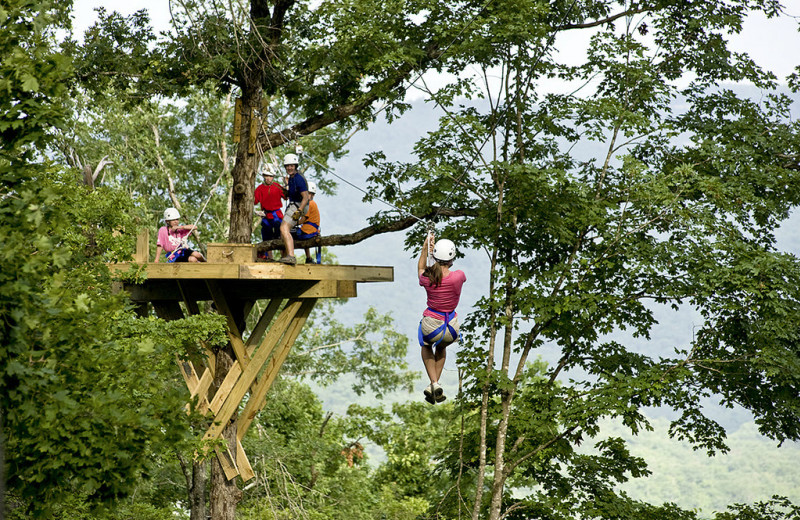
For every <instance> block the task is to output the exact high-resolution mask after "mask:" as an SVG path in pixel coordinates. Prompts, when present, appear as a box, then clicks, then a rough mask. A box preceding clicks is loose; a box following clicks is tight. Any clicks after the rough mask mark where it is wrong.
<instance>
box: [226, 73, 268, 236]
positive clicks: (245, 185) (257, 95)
mask: <svg viewBox="0 0 800 520" xmlns="http://www.w3.org/2000/svg"><path fill="white" fill-rule="evenodd" d="M261 93H262V91H261V87H260V86H259V87H250V88H247V87H245V88H243V89H242V119H241V126H240V127H239V135H240V140H239V146H238V147H237V148H236V163H235V164H234V165H233V170H232V171H231V176H232V178H233V188H232V190H233V192H232V194H231V227H230V233H229V235H228V240H229V241H230V242H232V243H235V244H249V243H250V241H251V237H252V234H253V201H254V200H255V195H254V194H255V180H256V179H255V178H256V168H257V167H258V161H259V159H260V155H261V153H260V150H259V149H258V147H255V148H253V149H252V151H253V152H254V153H250V152H251V144H250V143H251V121H254V123H253V124H254V125H255V126H254V127H253V129H254V130H255V133H254V134H253V135H252V139H253V142H255V139H256V138H257V136H258V134H259V133H260V132H263V129H262V128H261V126H262V123H261V119H260V118H259V117H258V113H259V112H260V110H261Z"/></svg>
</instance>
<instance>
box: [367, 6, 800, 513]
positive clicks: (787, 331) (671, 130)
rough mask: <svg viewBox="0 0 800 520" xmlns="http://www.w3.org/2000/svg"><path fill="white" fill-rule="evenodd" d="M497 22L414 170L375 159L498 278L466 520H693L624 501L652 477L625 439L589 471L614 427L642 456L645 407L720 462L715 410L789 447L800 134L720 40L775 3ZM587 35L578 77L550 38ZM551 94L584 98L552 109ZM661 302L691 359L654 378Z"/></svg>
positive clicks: (588, 11)
mask: <svg viewBox="0 0 800 520" xmlns="http://www.w3.org/2000/svg"><path fill="white" fill-rule="evenodd" d="M487 9H488V10H489V11H490V12H491V15H492V17H493V18H492V19H491V22H487V23H485V24H482V23H480V22H482V20H479V21H476V28H475V31H474V32H475V33H476V34H478V35H480V37H478V38H473V39H471V40H470V41H469V42H464V43H463V44H462V46H461V47H460V49H461V50H462V51H463V52H464V53H465V58H464V59H465V60H466V61H468V62H469V63H474V64H475V65H476V66H477V70H479V73H478V74H477V75H476V77H474V78H462V79H460V80H458V82H454V83H453V84H451V85H450V86H448V87H446V88H443V89H441V90H440V91H438V92H429V94H430V95H431V97H432V99H433V100H434V101H435V102H436V103H437V104H438V105H439V106H440V107H441V108H442V109H443V110H444V111H445V113H446V116H445V117H443V118H442V120H441V122H440V126H439V128H438V129H437V130H436V131H434V132H431V133H430V134H429V135H428V136H426V137H424V138H422V139H420V140H419V142H418V143H417V146H416V148H415V153H416V155H417V157H418V159H419V162H418V163H417V164H414V165H408V164H400V163H394V164H389V163H387V162H386V161H385V160H384V159H383V158H382V156H381V155H380V154H375V155H374V156H373V157H372V158H371V159H370V160H369V161H368V165H370V166H373V167H374V168H375V171H374V173H373V174H372V176H371V177H370V188H369V190H368V191H370V192H371V193H373V194H374V196H376V197H377V196H379V197H382V198H386V199H387V200H389V201H390V202H392V203H393V204H395V205H397V206H400V207H406V208H411V210H412V212H413V213H415V214H420V215H421V214H429V213H434V214H435V215H437V216H439V215H440V210H439V208H440V207H441V206H443V205H444V206H445V209H447V210H448V212H449V214H456V215H461V216H462V217H461V218H456V219H452V220H448V221H447V222H444V223H443V224H442V225H441V229H439V230H438V232H439V234H440V235H441V236H446V237H447V238H450V239H453V240H454V241H456V243H458V244H459V247H461V248H471V249H480V250H483V251H485V252H486V254H487V255H488V257H489V259H490V273H489V279H490V286H489V291H488V292H487V293H486V295H485V297H484V298H483V299H482V300H481V301H480V302H479V304H478V307H477V309H476V311H475V312H473V313H472V314H471V315H470V316H469V318H468V320H467V324H466V326H465V327H464V329H465V331H466V335H465V338H464V339H465V341H464V345H463V346H464V349H463V351H462V353H461V356H460V359H459V364H460V365H461V367H462V368H463V369H464V370H465V372H466V377H467V384H466V385H465V392H464V395H463V402H462V403H460V404H461V406H462V407H463V411H462V413H464V414H465V420H466V422H467V425H468V428H467V429H466V431H465V433H464V436H465V437H464V439H465V441H466V444H467V445H468V446H470V447H471V449H474V450H475V452H474V455H473V456H472V457H467V458H466V462H465V461H464V460H449V461H447V466H446V467H448V468H450V471H452V472H455V471H460V469H459V468H464V469H468V470H469V471H470V472H472V473H473V475H474V478H475V481H474V482H475V484H474V488H473V489H474V490H473V492H472V496H473V497H474V499H473V500H474V502H473V503H474V504H475V507H474V508H473V509H472V511H471V514H472V517H473V518H478V517H484V516H487V517H488V518H492V519H494V518H499V517H501V516H503V515H510V514H512V513H513V514H514V515H519V516H520V517H527V518H530V517H542V518H550V517H566V516H568V515H576V516H579V517H581V518H607V517H609V516H613V517H617V518H641V517H643V516H647V515H655V514H656V513H657V514H659V515H662V516H661V517H662V518H663V517H676V518H677V517H689V516H691V515H690V513H687V512H684V511H681V510H680V509H679V508H672V507H670V508H667V509H668V510H666V509H665V510H662V511H657V510H655V509H652V507H651V506H648V505H647V504H643V503H639V502H636V501H633V500H631V499H630V498H628V497H627V496H626V495H624V494H623V493H619V492H616V491H615V490H614V486H615V484H616V483H619V482H624V481H625V480H627V479H629V478H637V477H642V476H645V475H646V474H647V469H646V464H645V463H644V461H643V460H641V459H639V458H638V457H634V456H631V454H630V453H629V451H628V449H627V447H626V445H625V443H624V442H622V441H621V440H619V439H617V440H613V439H612V440H609V441H603V442H599V443H596V445H595V450H594V454H592V455H586V454H582V453H578V452H577V451H576V447H577V446H578V445H581V444H582V443H584V442H586V441H587V440H589V439H592V438H594V437H595V436H596V435H597V434H598V431H599V428H598V424H599V423H598V421H599V420H600V419H601V418H604V417H610V418H619V419H620V420H621V422H622V423H623V424H624V425H625V427H626V428H628V429H629V430H630V432H632V433H633V434H635V433H636V432H638V431H641V430H643V429H649V428H650V425H649V423H648V421H647V418H646V417H645V416H644V415H643V407H645V406H664V407H668V408H671V409H673V410H675V411H677V413H678V416H677V419H675V420H674V421H673V422H672V424H671V429H670V435H672V436H674V437H676V438H679V439H684V440H686V441H688V442H690V443H691V444H692V445H693V446H694V447H695V448H697V449H702V450H705V451H706V452H708V453H709V454H714V453H716V452H719V451H722V452H724V451H726V450H727V446H726V444H725V431H724V429H723V428H722V427H721V426H720V425H719V424H718V423H716V422H715V421H714V420H713V419H711V418H710V417H708V416H707V415H706V414H705V413H704V410H703V405H702V400H703V399H704V398H705V397H706V396H708V395H710V394H712V393H713V394H715V395H717V396H718V399H719V401H720V402H721V403H722V404H733V403H737V404H739V405H741V406H744V407H745V408H747V409H748V410H750V411H752V412H753V413H754V414H755V416H756V421H757V423H758V425H759V429H760V431H761V432H762V433H763V434H765V435H767V436H769V437H771V438H774V439H777V440H779V441H782V440H787V439H790V440H796V439H798V430H797V425H798V404H799V403H798V401H797V392H796V391H795V390H796V388H797V385H798V377H800V371H798V362H800V357H799V356H800V352H799V351H798V348H797V344H798V336H797V330H796V327H794V326H793V323H795V322H796V321H797V318H798V311H800V293H798V290H797V287H798V281H800V263H798V262H797V258H796V257H795V256H794V255H791V254H787V253H785V252H782V251H778V250H776V248H775V236H774V232H775V230H776V228H777V226H778V225H779V224H780V223H781V222H782V221H783V220H784V219H785V218H786V217H787V215H788V214H789V212H790V211H791V209H792V208H793V207H795V206H797V204H798V203H799V202H800V184H798V176H797V170H798V157H800V151H799V150H798V149H797V142H798V140H797V136H798V132H800V126H798V124H797V122H796V121H793V120H792V118H791V117H790V105H791V99H790V98H788V97H787V96H785V95H782V94H781V93H779V92H778V91H776V90H775V87H776V82H775V78H774V77H773V76H772V75H771V74H770V73H767V72H764V71H762V70H761V69H760V68H758V66H757V65H756V64H754V63H753V62H752V60H750V58H749V57H748V56H746V55H744V54H736V53H732V52H730V51H728V50H727V48H726V40H725V37H724V35H725V33H726V32H735V31H738V30H739V29H740V27H741V21H742V19H743V17H744V16H745V15H746V14H747V13H748V12H749V11H750V10H751V9H752V10H761V11H763V12H765V13H767V14H768V15H772V14H775V13H776V12H778V11H779V10H780V8H779V5H778V4H777V3H775V2H769V1H763V2H760V1H756V2H744V1H743V2H703V3H702V5H701V4H695V3H692V4H687V3H685V2H672V1H665V2H658V3H655V4H651V5H641V6H640V5H638V4H629V3H627V2H613V1H598V2H585V3H581V4H576V3H575V2H556V3H555V4H553V3H545V2H539V1H536V0H531V1H519V2H510V3H504V4H502V5H500V4H491V5H490V6H488V7H487ZM529 13H534V15H533V16H531V15H529ZM688 20H692V21H691V22H688ZM595 27H596V29H595ZM579 29H590V30H592V35H591V40H590V44H589V47H588V49H587V54H586V57H585V60H583V61H582V62H581V63H579V64H577V65H569V64H565V63H562V62H559V61H556V59H555V57H556V54H555V53H551V52H549V50H550V49H548V47H549V45H550V38H549V36H550V33H551V31H554V34H555V33H558V32H560V31H563V32H565V33H566V32H567V31H572V30H579ZM452 72H458V69H453V70H452ZM496 76H499V78H500V79H499V81H497V80H495V77H496ZM545 77H554V78H558V79H560V80H563V81H564V82H567V83H570V82H571V84H573V85H576V89H575V91H574V92H557V93H547V92H545V91H544V90H543V88H542V87H541V82H542V80H543V78H545ZM726 81H728V82H735V81H748V82H750V83H752V84H753V85H755V86H756V87H757V88H759V89H761V90H762V92H763V95H762V96H761V97H760V99H758V100H751V99H748V98H745V97H741V96H739V95H737V94H736V92H735V91H734V90H733V89H730V88H727V87H725V86H719V85H720V84H721V83H722V82H726ZM464 96H466V97H468V98H471V100H470V101H469V103H465V102H464V100H463V97H464ZM676 100H677V101H679V103H676V102H675V101H676ZM464 208H469V211H466V210H464ZM392 218H393V216H392V215H391V214H388V213H387V214H379V215H376V216H375V217H374V218H373V222H380V221H384V220H389V219H392ZM439 219H440V220H444V217H443V216H439ZM423 232H424V230H423V229H422V226H419V229H417V230H416V232H415V233H412V234H410V235H409V237H408V241H407V245H408V246H409V247H412V245H413V244H418V243H420V242H421V239H420V235H421V234H422V233H423ZM653 303H655V304H659V305H668V306H672V307H673V308H680V307H682V306H683V307H689V308H692V309H696V311H697V312H699V313H700V314H701V315H702V317H703V320H704V322H703V323H702V325H701V326H700V327H699V329H698V330H697V333H696V337H695V340H694V341H693V342H691V343H688V342H687V343H686V344H683V345H675V346H674V352H672V353H668V352H663V353H660V355H659V356H648V355H644V354H642V353H640V352H638V351H637V350H636V349H635V348H633V347H629V346H628V345H627V343H629V342H630V340H631V339H632V338H638V337H641V338H649V337H650V333H651V330H652V329H653V326H654V324H655V323H656V318H655V316H654V313H653V308H654V306H653ZM545 348H551V349H556V350H557V351H558V352H559V358H560V359H559V361H558V362H557V363H556V364H555V365H553V366H551V367H549V368H547V369H546V370H543V369H542V368H541V367H536V366H534V365H532V364H531V363H530V360H531V357H532V356H535V355H536V353H537V352H538V351H542V350H544V349H545ZM458 442H461V439H460V438H459V437H456V438H453V439H451V445H453V444H456V443H458ZM484 493H485V494H486V496H485V500H484ZM523 497H524V498H523Z"/></svg>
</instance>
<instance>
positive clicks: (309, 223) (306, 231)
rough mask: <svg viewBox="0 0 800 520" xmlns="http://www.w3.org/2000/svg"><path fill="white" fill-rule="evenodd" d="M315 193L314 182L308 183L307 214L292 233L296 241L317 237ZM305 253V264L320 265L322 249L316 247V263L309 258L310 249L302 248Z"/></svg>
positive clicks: (318, 218)
mask: <svg viewBox="0 0 800 520" xmlns="http://www.w3.org/2000/svg"><path fill="white" fill-rule="evenodd" d="M316 193H317V184H316V183H315V182H312V181H309V182H308V194H309V198H310V200H309V201H308V213H307V214H306V215H305V216H303V217H301V218H300V222H299V227H298V228H295V229H294V230H293V231H292V235H293V236H294V238H296V239H297V240H308V239H309V238H314V237H318V236H319V224H320V216H319V208H318V207H317V203H316V202H314V195H315V194H316ZM304 249H305V252H306V263H307V264H321V263H322V248H321V247H319V246H317V254H316V261H314V258H313V257H312V256H311V251H310V248H308V247H306V248H304Z"/></svg>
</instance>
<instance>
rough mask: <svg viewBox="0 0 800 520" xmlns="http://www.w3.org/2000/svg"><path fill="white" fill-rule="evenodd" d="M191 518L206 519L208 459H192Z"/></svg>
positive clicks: (195, 519) (194, 519)
mask: <svg viewBox="0 0 800 520" xmlns="http://www.w3.org/2000/svg"><path fill="white" fill-rule="evenodd" d="M189 506H190V507H191V510H190V511H191V512H190V513H189V520H206V461H204V460H194V461H192V487H191V488H190V489H189Z"/></svg>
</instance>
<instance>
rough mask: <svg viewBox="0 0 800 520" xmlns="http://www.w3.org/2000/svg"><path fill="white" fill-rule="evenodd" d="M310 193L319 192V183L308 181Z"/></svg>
mask: <svg viewBox="0 0 800 520" xmlns="http://www.w3.org/2000/svg"><path fill="white" fill-rule="evenodd" d="M308 192H309V193H316V192H317V183H316V182H314V181H308Z"/></svg>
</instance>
